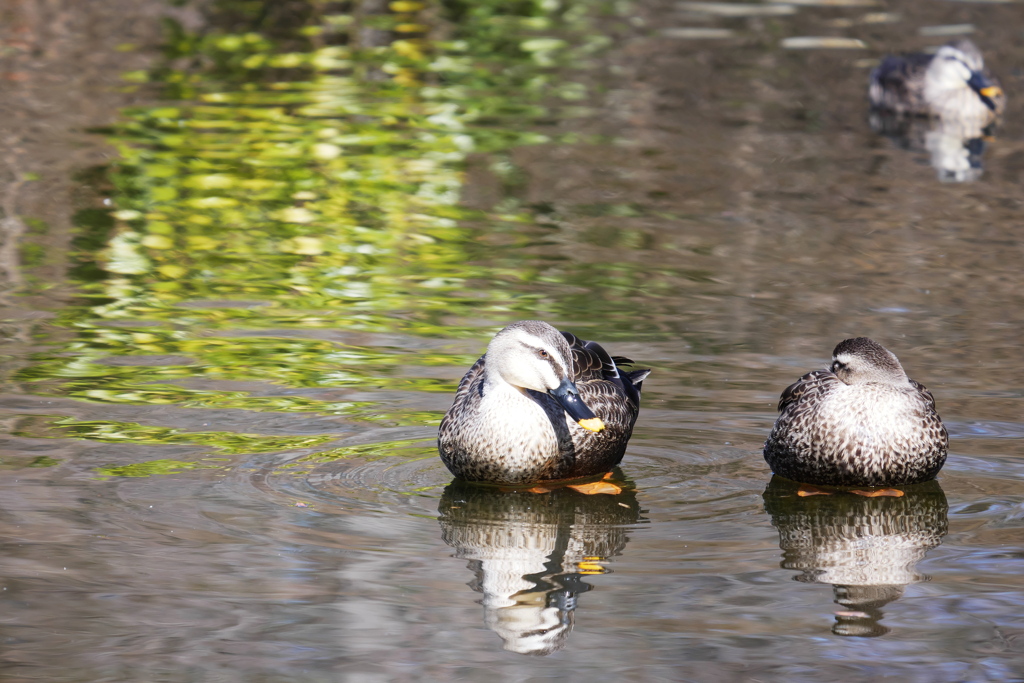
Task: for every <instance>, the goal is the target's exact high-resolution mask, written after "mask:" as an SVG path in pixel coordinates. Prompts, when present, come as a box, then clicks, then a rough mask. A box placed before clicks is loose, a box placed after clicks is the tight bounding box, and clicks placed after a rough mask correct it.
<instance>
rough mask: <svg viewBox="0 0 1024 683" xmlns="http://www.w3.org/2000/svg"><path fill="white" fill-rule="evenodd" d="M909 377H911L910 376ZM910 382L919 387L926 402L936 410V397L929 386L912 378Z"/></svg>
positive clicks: (916, 387) (919, 392) (918, 390)
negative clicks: (929, 389)
mask: <svg viewBox="0 0 1024 683" xmlns="http://www.w3.org/2000/svg"><path fill="white" fill-rule="evenodd" d="M907 379H910V378H909V377H908V378H907ZM910 384H911V385H912V386H913V387H914V388H915V389H917V393H918V394H920V396H921V398H923V399H924V402H925V404H926V405H927V406H928V407H929V408H930V409H931V410H932V412H935V397H934V396H932V392H930V391H928V387H926V386H925V385H923V384H921V383H920V382H915V381H914V380H912V379H911V380H910Z"/></svg>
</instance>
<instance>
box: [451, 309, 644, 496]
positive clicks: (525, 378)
mask: <svg viewBox="0 0 1024 683" xmlns="http://www.w3.org/2000/svg"><path fill="white" fill-rule="evenodd" d="M631 362H632V361H630V360H629V359H628V358H622V357H614V358H613V357H611V356H609V355H608V353H607V352H606V351H605V350H604V349H603V348H602V347H601V346H600V345H599V344H597V343H596V342H590V341H583V340H581V339H579V338H577V337H576V336H574V335H572V334H570V333H568V332H559V331H558V330H556V329H555V328H554V327H552V326H551V325H549V324H548V323H545V322H541V321H538V320H523V321H519V322H516V323H512V324H511V325H509V326H508V327H506V328H504V329H503V330H501V331H500V332H498V334H497V335H495V337H494V339H492V340H491V342H490V344H488V346H487V353H485V354H484V355H483V357H482V358H480V360H478V361H477V362H476V363H475V364H474V365H473V367H471V368H470V369H469V372H467V373H466V375H465V376H464V377H463V378H462V381H461V382H459V388H458V390H457V391H456V392H455V402H454V404H453V405H452V407H451V408H450V409H449V410H448V412H447V414H445V416H444V419H443V420H442V421H441V428H440V432H439V435H438V451H439V452H440V454H441V460H442V461H443V462H444V464H445V466H446V467H447V468H448V469H449V470H450V471H451V473H452V474H454V475H455V476H456V477H458V478H460V479H465V480H468V481H475V482H485V483H490V484H502V485H509V486H521V485H527V484H534V483H538V482H550V481H557V480H567V479H578V478H582V477H590V476H599V475H602V474H606V473H608V472H610V471H611V469H612V468H613V467H615V466H616V465H617V464H619V461H620V460H622V456H623V454H624V453H625V452H626V443H627V442H628V441H629V437H630V436H631V435H632V433H633V424H634V423H635V422H636V417H637V414H638V413H639V411H640V387H641V384H642V383H643V380H644V378H646V377H647V375H648V374H649V373H650V370H632V371H625V370H620V368H619V365H620V364H623V363H631ZM593 492H600V493H604V492H613V491H612V490H608V491H605V490H595V491H593Z"/></svg>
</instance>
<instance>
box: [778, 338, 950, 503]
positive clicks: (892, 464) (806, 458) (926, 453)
mask: <svg viewBox="0 0 1024 683" xmlns="http://www.w3.org/2000/svg"><path fill="white" fill-rule="evenodd" d="M948 447H949V436H948V434H947V433H946V428H945V426H944V425H943V424H942V420H941V419H940V418H939V414H938V413H937V412H936V410H935V399H934V398H932V395H931V392H929V391H928V389H926V388H925V387H924V385H922V384H919V383H918V382H915V381H914V380H912V379H910V378H909V377H907V373H906V372H904V370H903V366H902V365H900V361H899V359H898V358H896V355H895V354H893V353H892V352H891V351H889V350H888V349H886V348H885V347H884V346H882V345H881V344H879V343H878V342H875V341H873V340H871V339H868V338H867V337H857V338H854V339H846V340H844V341H841V342H839V344H838V345H837V346H836V348H835V350H833V351H832V364H831V365H830V366H829V368H828V369H827V370H814V371H813V372H809V373H807V374H806V375H804V376H803V377H801V378H800V379H799V380H798V381H797V382H796V383H794V384H792V385H790V386H789V387H787V388H786V390H785V391H783V392H782V398H781V400H780V401H779V417H778V419H777V420H776V421H775V426H774V428H773V429H772V431H771V434H770V435H769V436H768V440H767V441H766V442H765V444H764V459H765V460H766V461H767V462H768V465H769V466H770V467H771V468H772V472H774V473H775V474H777V475H779V476H782V477H786V478H787V479H791V480H793V481H796V482H800V483H801V484H810V485H812V486H843V487H894V486H902V485H905V484H915V483H918V482H922V481H927V480H929V479H933V478H934V477H935V475H936V474H937V473H938V472H939V470H940V469H941V468H942V465H943V464H944V463H945V462H946V451H947V449H948ZM817 492H820V491H813V490H808V491H807V492H806V493H805V494H804V495H808V494H811V493H817ZM862 493H864V494H866V495H874V494H886V495H902V494H901V493H900V492H899V491H886V490H883V491H881V492H879V491H873V492H871V491H866V492H862Z"/></svg>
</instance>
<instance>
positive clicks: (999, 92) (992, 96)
mask: <svg viewBox="0 0 1024 683" xmlns="http://www.w3.org/2000/svg"><path fill="white" fill-rule="evenodd" d="M967 85H969V86H970V87H971V88H972V89H973V90H974V92H976V93H978V95H980V96H981V100H982V102H984V103H985V106H987V107H988V108H989V109H995V108H996V103H995V100H996V98H999V97H1002V96H1003V89H1002V88H1000V87H999V86H998V85H996V84H995V83H993V82H992V81H990V80H988V78H986V77H985V74H983V73H981V72H980V71H975V72H974V73H973V74H971V79H970V80H969V81H967Z"/></svg>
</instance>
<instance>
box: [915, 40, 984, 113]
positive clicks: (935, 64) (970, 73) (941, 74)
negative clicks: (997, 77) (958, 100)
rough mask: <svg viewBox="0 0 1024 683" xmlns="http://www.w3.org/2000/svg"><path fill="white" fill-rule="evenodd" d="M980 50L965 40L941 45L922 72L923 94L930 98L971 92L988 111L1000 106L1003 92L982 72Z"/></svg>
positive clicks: (935, 99)
mask: <svg viewBox="0 0 1024 683" xmlns="http://www.w3.org/2000/svg"><path fill="white" fill-rule="evenodd" d="M984 71H985V62H984V60H983V58H982V56H981V51H980V50H978V48H977V46H976V45H975V44H974V43H972V42H971V41H969V40H967V39H961V40H957V41H954V42H952V43H950V44H949V45H943V46H942V47H940V48H939V50H938V52H936V53H935V57H934V58H933V59H932V61H931V63H930V64H929V65H928V70H927V71H926V72H925V97H926V99H929V100H932V101H938V100H941V99H944V98H948V97H951V96H955V93H958V92H961V93H966V92H967V91H968V90H971V91H973V92H974V93H975V94H976V95H977V97H978V98H979V99H980V100H981V101H982V103H984V105H985V106H986V107H987V108H988V109H989V110H991V111H996V110H997V109H1001V108H1002V106H1001V105H1002V101H1003V91H1002V89H1001V88H1000V87H999V86H998V85H996V84H995V83H993V82H992V81H991V80H990V79H989V78H988V77H987V76H986V75H985V73H984Z"/></svg>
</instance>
